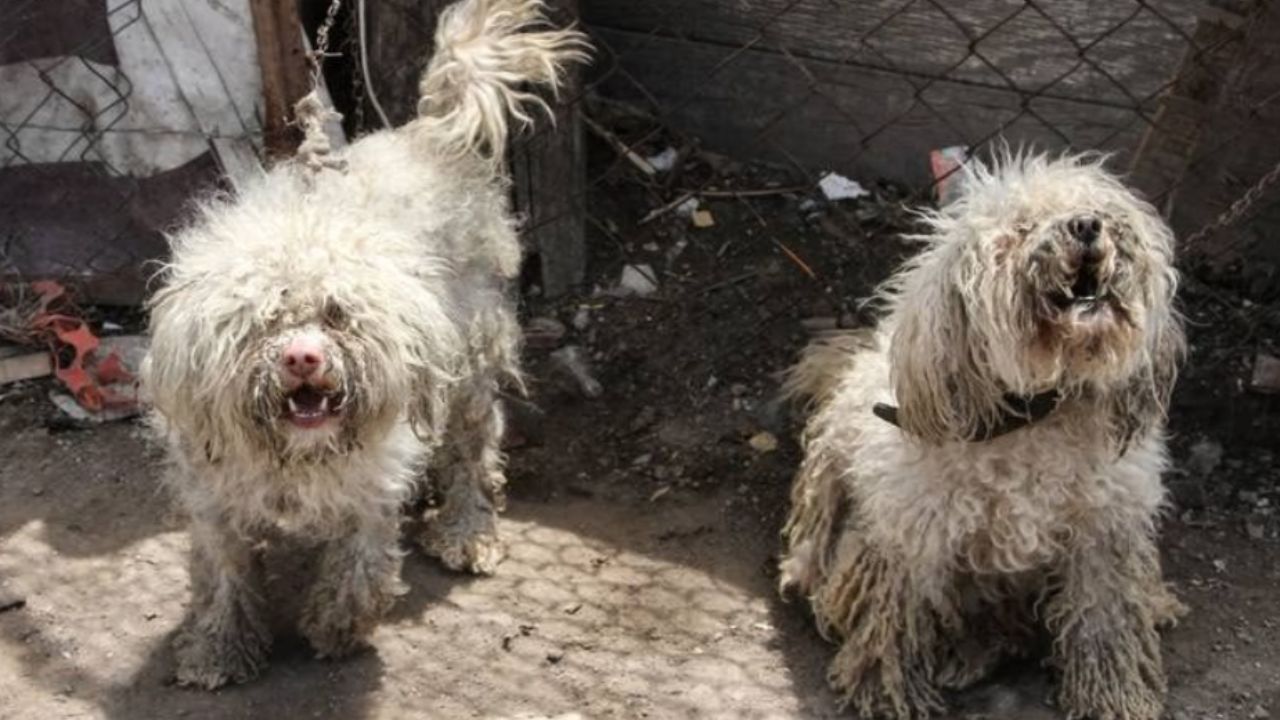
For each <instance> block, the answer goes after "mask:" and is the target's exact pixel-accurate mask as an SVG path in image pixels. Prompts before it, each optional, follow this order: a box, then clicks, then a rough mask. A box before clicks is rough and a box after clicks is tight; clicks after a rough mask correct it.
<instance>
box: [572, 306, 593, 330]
mask: <svg viewBox="0 0 1280 720" xmlns="http://www.w3.org/2000/svg"><path fill="white" fill-rule="evenodd" d="M590 324H591V308H589V307H587V306H586V305H579V306H578V311H577V312H575V313H574V314H573V327H574V329H576V330H579V331H581V330H586V329H587V326H588V325H590Z"/></svg>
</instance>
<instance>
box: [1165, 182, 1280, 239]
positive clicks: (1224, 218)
mask: <svg viewBox="0 0 1280 720" xmlns="http://www.w3.org/2000/svg"><path fill="white" fill-rule="evenodd" d="M1277 181H1280V162H1277V163H1276V166H1275V167H1273V168H1271V170H1270V171H1269V172H1268V173H1267V174H1266V175H1263V176H1262V177H1261V178H1260V179H1259V180H1258V182H1256V183H1254V184H1253V187H1251V188H1249V189H1248V190H1247V191H1246V192H1245V193H1244V194H1243V195H1241V196H1240V197H1239V198H1237V199H1236V201H1235V202H1233V203H1231V207H1229V208H1227V209H1226V210H1224V211H1223V212H1222V214H1221V215H1219V216H1218V217H1216V218H1214V219H1213V220H1212V221H1211V222H1209V223H1208V224H1207V225H1205V226H1204V227H1202V228H1200V229H1199V230H1197V231H1195V232H1194V233H1192V234H1191V235H1190V236H1188V237H1187V238H1185V239H1184V240H1183V241H1182V244H1183V247H1186V248H1188V249H1190V248H1193V247H1195V245H1196V244H1197V243H1199V242H1200V241H1201V240H1204V239H1205V238H1206V237H1208V236H1210V235H1212V234H1213V233H1215V232H1217V231H1219V230H1223V229H1225V228H1228V227H1230V226H1232V225H1235V224H1236V223H1237V222H1239V221H1240V218H1241V217H1243V216H1245V215H1246V214H1248V212H1249V210H1250V209H1252V208H1253V206H1254V205H1255V204H1257V202H1258V200H1260V199H1262V196H1263V195H1265V194H1266V192H1267V190H1269V189H1270V188H1271V186H1272V185H1275V184H1276V182H1277Z"/></svg>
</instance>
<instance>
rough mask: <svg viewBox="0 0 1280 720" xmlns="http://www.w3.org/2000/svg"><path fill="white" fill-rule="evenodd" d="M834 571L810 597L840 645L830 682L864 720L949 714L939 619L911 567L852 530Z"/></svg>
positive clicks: (839, 551)
mask: <svg viewBox="0 0 1280 720" xmlns="http://www.w3.org/2000/svg"><path fill="white" fill-rule="evenodd" d="M835 562H836V564H835V567H834V568H833V571H832V572H831V574H830V575H829V576H828V578H827V579H826V581H825V582H824V583H823V584H822V586H821V588H820V589H819V591H818V592H817V593H816V594H815V595H813V596H812V598H811V601H812V603H813V609H814V614H815V615H816V616H817V618H818V621H819V623H820V625H821V626H822V627H823V630H824V634H827V635H831V634H834V635H838V636H840V637H841V638H842V640H843V642H842V644H841V646H840V652H838V653H837V654H836V656H835V658H834V659H833V660H832V661H831V665H830V667H829V668H828V669H827V680H828V682H830V683H831V686H832V688H833V689H835V691H836V692H837V693H839V694H840V696H841V702H842V704H843V705H845V706H850V705H851V706H853V708H854V709H855V710H856V711H857V712H858V714H859V715H860V716H862V717H864V718H872V717H884V716H887V717H893V718H900V719H901V720H909V719H912V718H925V717H928V716H929V715H931V714H933V713H936V712H940V711H942V710H944V709H945V706H944V703H943V701H942V696H941V694H940V693H939V692H938V689H937V687H936V686H935V684H934V674H935V666H936V664H937V663H936V656H937V654H938V652H939V647H940V643H941V641H942V639H941V637H940V636H939V633H938V628H937V626H936V622H935V621H936V618H937V615H936V613H935V612H933V611H932V610H931V609H930V606H929V605H928V603H927V601H926V600H925V599H924V598H923V597H922V596H921V594H920V593H919V592H918V591H917V587H916V583H915V582H914V580H913V578H912V576H911V572H912V570H911V568H910V567H909V563H907V562H905V561H903V560H902V559H890V558H889V557H888V556H887V555H886V554H885V553H883V552H882V551H881V550H880V549H879V548H877V547H874V546H873V545H872V544H870V543H869V542H867V541H865V540H863V539H862V538H860V537H858V536H857V531H855V530H847V531H846V532H845V536H844V537H843V538H842V539H841V545H840V547H839V548H838V549H837V551H836V561H835Z"/></svg>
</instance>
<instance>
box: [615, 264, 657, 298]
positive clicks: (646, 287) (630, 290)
mask: <svg viewBox="0 0 1280 720" xmlns="http://www.w3.org/2000/svg"><path fill="white" fill-rule="evenodd" d="M657 291H658V276H657V274H656V273H654V272H653V266H651V265H647V264H640V265H627V266H625V267H623V268H622V277H621V278H619V279H618V288H617V291H616V294H618V295H621V296H623V297H626V296H628V295H638V296H640V297H643V296H645V295H652V294H653V293H655V292H657Z"/></svg>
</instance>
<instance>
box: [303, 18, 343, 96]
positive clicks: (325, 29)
mask: <svg viewBox="0 0 1280 720" xmlns="http://www.w3.org/2000/svg"><path fill="white" fill-rule="evenodd" d="M341 8H342V0H333V2H330V3H329V10H328V11H327V12H325V15H324V21H323V22H321V23H320V29H319V30H317V31H316V47H315V50H314V51H313V52H312V53H311V56H310V58H309V60H310V62H311V81H312V84H313V85H318V84H319V82H320V69H321V66H322V65H323V64H324V59H325V58H326V57H328V56H329V33H330V32H331V31H332V30H333V26H334V23H336V22H337V21H338V10H339V9H341Z"/></svg>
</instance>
